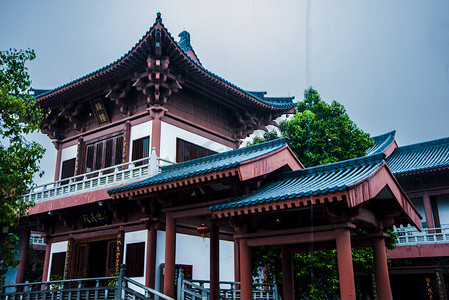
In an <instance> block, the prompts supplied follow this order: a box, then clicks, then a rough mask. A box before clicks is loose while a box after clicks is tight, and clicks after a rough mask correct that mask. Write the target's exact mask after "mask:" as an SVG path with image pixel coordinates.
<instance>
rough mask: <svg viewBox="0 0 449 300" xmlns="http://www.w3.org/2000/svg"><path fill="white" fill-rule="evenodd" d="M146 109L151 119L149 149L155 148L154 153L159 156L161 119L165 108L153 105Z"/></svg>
mask: <svg viewBox="0 0 449 300" xmlns="http://www.w3.org/2000/svg"><path fill="white" fill-rule="evenodd" d="M148 110H149V112H150V116H151V118H152V119H153V124H152V129H151V149H153V148H156V155H157V156H158V157H159V156H160V151H161V126H162V125H161V123H162V122H161V119H162V117H163V116H164V114H165V111H166V109H164V108H163V107H161V106H158V105H155V106H153V107H151V108H149V109H148Z"/></svg>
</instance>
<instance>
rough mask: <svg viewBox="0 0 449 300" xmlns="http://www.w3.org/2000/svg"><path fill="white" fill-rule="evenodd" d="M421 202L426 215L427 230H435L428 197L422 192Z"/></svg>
mask: <svg viewBox="0 0 449 300" xmlns="http://www.w3.org/2000/svg"><path fill="white" fill-rule="evenodd" d="M422 200H423V204H424V213H425V215H426V223H427V228H435V224H434V223H433V216H432V204H431V203H430V197H429V194H428V193H427V192H424V194H423V197H422Z"/></svg>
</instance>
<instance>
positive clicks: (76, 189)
mask: <svg viewBox="0 0 449 300" xmlns="http://www.w3.org/2000/svg"><path fill="white" fill-rule="evenodd" d="M161 161H162V162H165V163H170V164H172V162H169V161H167V160H164V159H161V158H158V157H157V156H156V153H155V152H154V153H152V154H151V156H150V157H147V158H143V159H139V160H135V161H132V162H129V163H124V164H120V165H115V166H113V167H109V168H105V169H101V170H98V171H94V172H89V173H85V174H82V175H77V176H73V177H70V178H65V179H62V180H58V181H54V182H50V183H47V184H43V185H40V186H36V187H33V188H32V189H31V190H30V191H28V192H27V193H24V194H23V198H24V200H25V201H34V202H35V203H39V202H44V201H48V200H52V199H56V198H61V197H66V196H69V195H74V194H79V193H84V192H87V191H91V190H96V189H99V188H107V187H114V186H118V185H120V184H123V183H126V182H132V181H136V180H139V179H143V178H147V177H150V176H154V175H156V174H158V173H159V172H160V163H159V162H161Z"/></svg>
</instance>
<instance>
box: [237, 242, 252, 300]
mask: <svg viewBox="0 0 449 300" xmlns="http://www.w3.org/2000/svg"><path fill="white" fill-rule="evenodd" d="M239 244H240V280H241V282H240V293H241V296H240V299H241V300H252V299H253V279H252V273H253V272H252V267H251V248H250V247H249V246H248V242H247V240H246V239H241V240H240V242H239Z"/></svg>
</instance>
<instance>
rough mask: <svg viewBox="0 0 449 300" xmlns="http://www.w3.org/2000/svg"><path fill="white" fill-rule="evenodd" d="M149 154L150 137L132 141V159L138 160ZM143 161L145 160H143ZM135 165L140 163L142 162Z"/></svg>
mask: <svg viewBox="0 0 449 300" xmlns="http://www.w3.org/2000/svg"><path fill="white" fill-rule="evenodd" d="M149 156H150V137H149V136H146V137H143V138H140V139H137V140H134V141H133V153H132V160H133V161H135V160H139V159H142V158H145V157H149ZM144 163H145V161H144ZM136 165H138V166H139V165H142V162H140V163H137V164H136Z"/></svg>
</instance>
